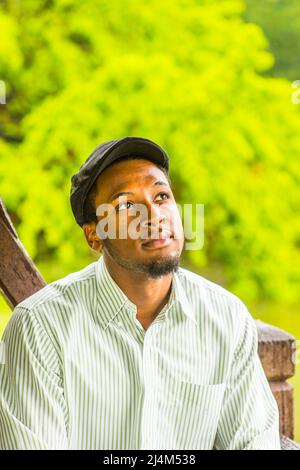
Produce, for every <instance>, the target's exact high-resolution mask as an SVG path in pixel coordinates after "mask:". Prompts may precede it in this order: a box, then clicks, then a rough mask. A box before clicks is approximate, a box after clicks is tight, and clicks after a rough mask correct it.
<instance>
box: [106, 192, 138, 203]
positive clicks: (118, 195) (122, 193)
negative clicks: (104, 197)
mask: <svg viewBox="0 0 300 470" xmlns="http://www.w3.org/2000/svg"><path fill="white" fill-rule="evenodd" d="M125 194H134V193H132V192H130V191H121V192H120V193H116V194H113V195H112V197H111V198H110V200H111V201H113V200H114V199H118V197H120V196H124V195H125Z"/></svg>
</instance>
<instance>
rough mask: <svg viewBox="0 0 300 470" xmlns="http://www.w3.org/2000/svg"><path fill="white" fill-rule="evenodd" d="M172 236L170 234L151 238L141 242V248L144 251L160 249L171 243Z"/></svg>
mask: <svg viewBox="0 0 300 470" xmlns="http://www.w3.org/2000/svg"><path fill="white" fill-rule="evenodd" d="M172 240H173V236H172V235H171V234H162V235H161V236H160V237H159V238H152V239H150V240H149V241H146V242H143V243H142V246H143V248H146V249H155V248H162V247H165V246H167V245H169V244H170V243H172Z"/></svg>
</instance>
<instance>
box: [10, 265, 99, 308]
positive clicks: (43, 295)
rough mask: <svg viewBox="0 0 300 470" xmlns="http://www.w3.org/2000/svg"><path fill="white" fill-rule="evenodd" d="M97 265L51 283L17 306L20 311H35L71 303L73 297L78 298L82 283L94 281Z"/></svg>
mask: <svg viewBox="0 0 300 470" xmlns="http://www.w3.org/2000/svg"><path fill="white" fill-rule="evenodd" d="M95 264H96V262H93V263H90V264H89V265H87V266H85V267H84V268H82V269H80V270H78V271H74V272H72V273H69V274H67V275H66V276H64V277H62V278H60V279H57V280H55V281H52V282H50V283H49V284H47V285H46V286H44V287H43V288H42V289H40V290H39V291H37V292H35V293H34V294H32V295H30V296H29V297H27V298H26V299H24V300H22V302H20V303H18V304H17V307H18V309H25V310H33V309H35V308H38V307H41V306H42V305H44V304H55V303H59V302H65V301H68V302H69V303H70V302H71V300H70V299H72V296H70V295H69V294H70V291H72V294H73V296H74V297H76V291H77V290H78V288H79V287H80V285H81V284H82V283H86V282H89V281H92V280H93V278H94V277H95Z"/></svg>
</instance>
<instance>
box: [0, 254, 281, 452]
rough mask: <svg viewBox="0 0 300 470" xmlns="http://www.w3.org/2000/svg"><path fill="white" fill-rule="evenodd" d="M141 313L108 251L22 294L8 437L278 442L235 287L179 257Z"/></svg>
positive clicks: (15, 445)
mask: <svg viewBox="0 0 300 470" xmlns="http://www.w3.org/2000/svg"><path fill="white" fill-rule="evenodd" d="M137 288H138V286H137ZM136 313H137V310H136V306H135V305H134V304H133V303H132V302H131V301H130V300H129V299H128V298H127V297H126V295H125V294H124V293H123V292H122V290H121V289H120V288H119V286H118V285H117V284H116V283H115V281H114V280H113V279H112V277H111V276H110V274H109V272H108V270H107V267H106V265H105V263H104V260H103V258H102V257H100V258H99V260H98V261H96V262H94V263H91V264H89V265H88V266H86V267H85V268H84V269H82V270H80V271H77V272H74V273H71V274H69V275H68V276H66V277H64V278H62V279H59V280H57V281H55V282H52V283H50V284H48V285H47V286H45V287H44V288H43V289H41V290H40V291H38V292H37V293H35V294H34V295H32V296H30V297H29V298H27V299H26V300H24V301H23V302H21V303H19V304H18V305H17V306H16V307H15V309H14V311H13V314H12V316H11V318H10V321H9V323H8V325H7V327H6V329H5V331H4V334H3V337H2V345H4V349H5V351H4V352H5V354H4V355H3V356H5V357H4V358H3V360H2V363H0V393H1V397H0V398H1V402H0V448H1V449H106V450H108V449H110V450H114V449H122V450H124V449H128V450H129V449H134V450H137V449H162V450H163V449H168V450H170V449H185V450H188V449H190V450H191V449H192V450H195V449H212V448H216V449H280V435H279V412H278V406H277V402H276V400H275V397H274V395H273V393H272V391H271V389H270V386H269V383H268V381H267V378H266V376H265V373H264V371H263V368H262V365H261V362H260V359H259V356H258V352H257V350H258V342H257V341H258V340H257V329H256V324H255V321H254V319H253V318H252V316H251V315H250V313H249V311H248V310H247V308H246V307H245V305H244V303H243V302H242V301H241V300H240V299H239V298H238V297H237V296H235V295H234V294H233V293H230V292H229V291H227V290H226V289H224V288H223V287H221V286H220V285H218V284H216V283H213V282H211V281H209V280H207V279H205V278H204V277H202V276H200V275H197V274H195V273H193V272H191V271H188V270H186V269H183V268H182V267H180V268H179V270H178V272H177V273H175V274H173V278H172V293H171V296H170V299H169V302H168V304H167V305H165V307H164V308H163V309H162V310H161V311H160V313H159V314H158V315H157V317H156V318H155V320H154V321H153V322H152V323H151V325H150V326H149V328H148V329H147V330H146V331H145V330H144V328H143V326H142V325H141V324H140V322H139V321H138V320H137V318H136Z"/></svg>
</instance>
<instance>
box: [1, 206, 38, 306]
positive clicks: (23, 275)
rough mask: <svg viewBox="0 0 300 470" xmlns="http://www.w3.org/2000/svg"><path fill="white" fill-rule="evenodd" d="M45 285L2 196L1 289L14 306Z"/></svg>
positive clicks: (8, 301) (9, 302)
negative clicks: (19, 236)
mask: <svg viewBox="0 0 300 470" xmlns="http://www.w3.org/2000/svg"><path fill="white" fill-rule="evenodd" d="M45 285H46V282H45V281H44V279H43V278H42V276H41V274H40V273H39V271H38V270H37V268H36V266H35V264H34V263H33V261H32V260H31V258H30V256H29V255H28V253H27V252H26V250H25V248H24V246H23V245H22V243H21V241H20V240H19V238H18V235H17V233H16V231H15V228H14V226H13V223H12V221H11V219H10V217H9V215H8V212H7V211H6V209H5V206H4V204H3V202H2V199H1V198H0V291H1V292H2V294H3V295H4V297H5V299H6V301H7V303H8V304H9V305H10V307H11V308H14V307H15V305H17V304H18V303H20V302H21V301H22V300H24V299H26V297H29V296H30V295H32V294H34V293H35V292H36V291H38V290H40V289H41V288H42V287H44V286H45Z"/></svg>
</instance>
